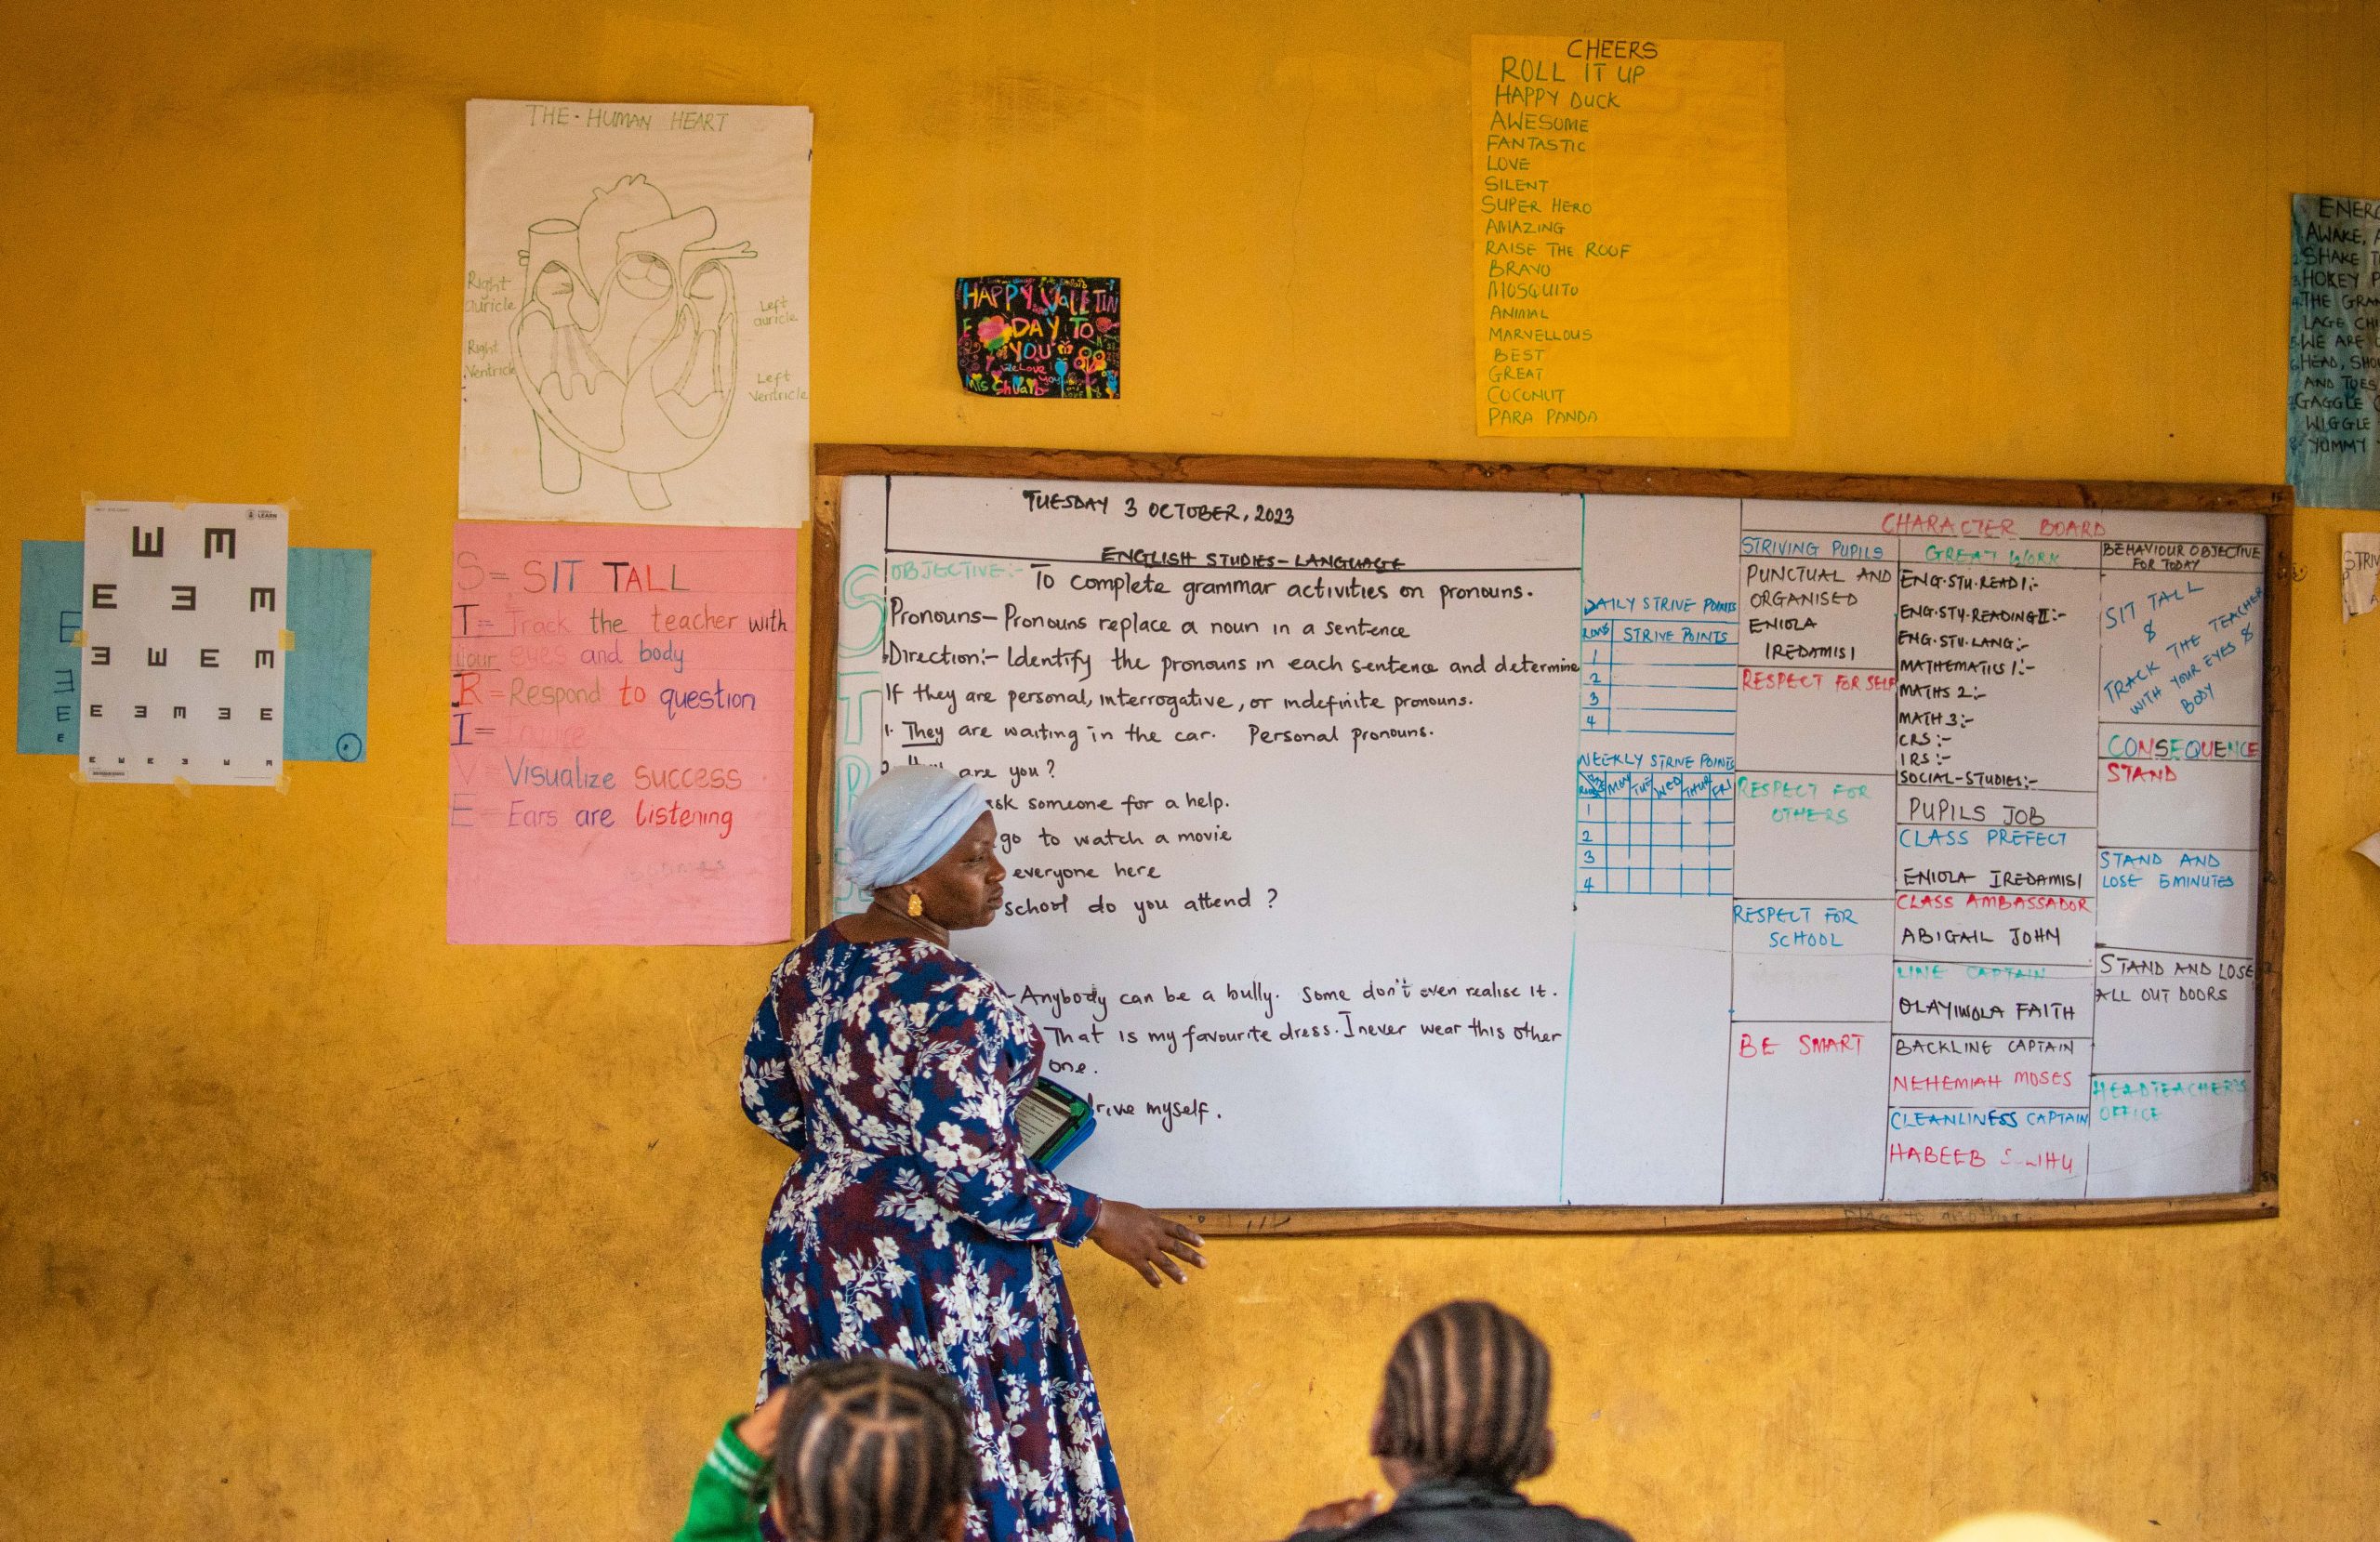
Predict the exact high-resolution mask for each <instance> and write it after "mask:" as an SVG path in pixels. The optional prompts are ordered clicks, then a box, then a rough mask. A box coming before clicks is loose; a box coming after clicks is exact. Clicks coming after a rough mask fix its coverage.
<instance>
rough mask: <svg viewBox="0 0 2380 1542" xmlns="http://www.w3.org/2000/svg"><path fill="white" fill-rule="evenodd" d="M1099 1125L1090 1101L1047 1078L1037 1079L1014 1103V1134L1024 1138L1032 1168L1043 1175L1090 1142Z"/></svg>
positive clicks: (1040, 1077) (1052, 1170) (1053, 1169)
mask: <svg viewBox="0 0 2380 1542" xmlns="http://www.w3.org/2000/svg"><path fill="white" fill-rule="evenodd" d="M1098 1123H1099V1115H1098V1114H1096V1113H1094V1112H1092V1109H1091V1100H1090V1099H1088V1098H1085V1097H1084V1096H1083V1095H1082V1094H1081V1093H1079V1092H1070V1091H1068V1090H1067V1089H1066V1088H1064V1087H1060V1086H1059V1085H1058V1084H1057V1083H1055V1082H1053V1081H1051V1079H1050V1078H1049V1077H1047V1076H1039V1077H1036V1078H1035V1079H1034V1083H1033V1085H1032V1087H1029V1088H1027V1089H1026V1091H1025V1096H1024V1097H1023V1098H1021V1099H1019V1100H1017V1105H1016V1129H1017V1133H1018V1134H1019V1135H1021V1136H1023V1137H1024V1138H1025V1151H1026V1152H1027V1153H1029V1154H1030V1155H1031V1156H1032V1158H1033V1162H1034V1165H1035V1166H1038V1167H1039V1168H1040V1169H1041V1170H1042V1171H1044V1172H1054V1171H1055V1170H1056V1169H1057V1166H1058V1164H1059V1163H1061V1162H1064V1160H1065V1159H1066V1158H1067V1157H1068V1156H1069V1155H1070V1154H1072V1153H1073V1152H1074V1149H1075V1148H1076V1147H1077V1146H1079V1145H1081V1144H1082V1143H1083V1141H1085V1140H1088V1139H1090V1137H1091V1129H1092V1127H1094V1126H1096V1125H1097V1124H1098Z"/></svg>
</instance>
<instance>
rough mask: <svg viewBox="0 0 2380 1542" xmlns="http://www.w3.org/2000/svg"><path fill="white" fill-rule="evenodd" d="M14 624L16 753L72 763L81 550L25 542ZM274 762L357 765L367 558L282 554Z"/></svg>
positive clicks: (324, 552)
mask: <svg viewBox="0 0 2380 1542" xmlns="http://www.w3.org/2000/svg"><path fill="white" fill-rule="evenodd" d="M23 551H24V573H23V585H22V591H23V592H22V604H21V606H20V610H19V612H18V616H17V753H18V754H20V755H72V754H73V753H74V751H75V747H76V745H77V743H78V742H79V740H80V738H81V732H80V730H79V728H78V726H77V723H76V721H75V719H76V718H77V716H78V713H77V711H76V708H77V706H78V705H80V703H81V700H82V681H83V661H82V658H81V657H80V655H79V654H78V653H77V652H76V650H75V647H74V634H75V633H76V632H77V631H79V630H80V629H81V628H82V626H83V543H82V542H80V541H27V542H25V543H24V546H23ZM289 631H290V634H291V635H292V636H294V637H295V638H296V639H298V646H297V648H296V649H295V650H294V651H293V652H291V653H290V655H289V675H288V679H286V680H285V681H284V683H283V687H282V689H283V691H284V702H285V704H286V705H285V706H284V715H285V716H286V718H287V719H288V727H287V729H286V730H285V731H284V740H283V757H282V758H284V759H288V760H361V759H363V758H364V705H365V701H366V694H367V691H366V687H367V681H366V678H365V677H366V666H367V665H368V663H369V660H370V656H371V647H372V554H371V553H370V552H368V551H350V550H345V549H339V548H332V547H290V548H289Z"/></svg>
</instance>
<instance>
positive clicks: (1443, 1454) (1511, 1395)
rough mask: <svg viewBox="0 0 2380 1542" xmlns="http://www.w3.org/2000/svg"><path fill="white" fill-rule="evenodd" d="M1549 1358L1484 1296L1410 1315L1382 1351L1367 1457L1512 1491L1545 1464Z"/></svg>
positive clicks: (1525, 1328) (1525, 1330) (1551, 1376)
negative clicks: (1384, 1360) (1382, 1376)
mask: <svg viewBox="0 0 2380 1542" xmlns="http://www.w3.org/2000/svg"><path fill="white" fill-rule="evenodd" d="M1553 1380H1554V1364H1553V1360H1552V1357H1551V1356H1549V1355H1548V1354H1547V1353H1546V1351H1545V1343H1544V1340H1542V1339H1540V1338H1538V1336H1537V1335H1536V1334H1534V1333H1531V1332H1530V1331H1529V1327H1528V1325H1527V1324H1526V1323H1524V1322H1522V1321H1521V1320H1520V1319H1519V1318H1517V1317H1515V1316H1514V1315H1513V1314H1512V1313H1511V1312H1509V1311H1504V1310H1502V1309H1501V1308H1500V1307H1497V1306H1494V1305H1492V1304H1490V1303H1488V1302H1487V1301H1449V1302H1448V1303H1447V1304H1446V1305H1445V1306H1442V1307H1440V1308H1438V1309H1437V1310H1436V1311H1432V1312H1429V1313H1427V1314H1425V1315H1424V1316H1422V1317H1421V1318H1419V1319H1417V1320H1416V1321H1415V1322H1414V1324H1413V1325H1412V1326H1411V1327H1408V1328H1407V1329H1406V1330H1405V1334H1404V1337H1402V1338H1399V1339H1397V1341H1396V1348H1395V1351H1392V1352H1391V1353H1390V1355H1389V1357H1388V1376H1387V1379H1386V1382H1385V1384H1384V1385H1383V1386H1382V1389H1381V1400H1380V1415H1379V1417H1377V1418H1376V1419H1374V1420H1373V1423H1372V1455H1373V1456H1395V1457H1399V1458H1401V1459H1403V1460H1405V1461H1408V1462H1410V1463H1412V1464H1413V1466H1414V1469H1415V1470H1416V1471H1418V1472H1420V1473H1421V1474H1422V1475H1424V1476H1427V1477H1432V1478H1466V1479H1472V1480H1474V1481H1476V1482H1480V1483H1493V1484H1495V1485H1497V1486H1499V1487H1501V1488H1510V1487H1512V1486H1513V1485H1514V1484H1515V1483H1520V1482H1521V1481H1522V1480H1523V1479H1526V1478H1533V1477H1535V1476H1536V1475H1537V1474H1538V1472H1539V1471H1540V1470H1542V1468H1543V1465H1544V1462H1545V1459H1546V1456H1547V1452H1548V1447H1547V1445H1546V1439H1545V1408H1546V1399H1547V1394H1548V1392H1549V1391H1550V1390H1552V1385H1553Z"/></svg>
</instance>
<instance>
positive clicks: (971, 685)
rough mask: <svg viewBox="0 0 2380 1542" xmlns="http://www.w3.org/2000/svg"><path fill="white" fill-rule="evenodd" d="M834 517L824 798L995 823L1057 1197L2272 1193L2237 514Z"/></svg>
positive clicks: (1125, 498) (1484, 496) (1395, 508)
mask: <svg viewBox="0 0 2380 1542" xmlns="http://www.w3.org/2000/svg"><path fill="white" fill-rule="evenodd" d="M841 541H842V552H841V559H840V562H841V588H840V595H841V602H842V603H841V626H842V631H841V638H840V644H841V645H840V655H841V660H842V669H841V679H840V692H839V694H840V709H839V714H838V728H837V734H836V745H837V747H836V751H835V758H834V764H833V767H832V774H833V777H834V781H835V788H836V791H835V799H836V805H837V808H838V810H839V811H840V810H843V809H847V808H848V806H849V800H850V798H851V797H853V796H854V795H855V794H856V793H857V792H858V791H859V790H860V789H861V788H863V787H864V786H865V785H866V783H867V782H868V781H869V780H871V779H872V778H873V776H874V775H876V774H877V773H878V771H879V770H880V769H881V768H882V767H883V766H885V765H888V764H898V763H903V762H907V761H912V760H916V761H927V762H937V763H943V764H947V765H950V766H953V767H954V768H957V769H959V770H963V771H968V772H970V773H971V774H973V775H976V776H978V777H979V778H981V779H983V780H984V781H985V783H986V784H987V785H989V786H990V787H991V788H992V789H993V790H994V793H995V801H994V810H995V814H996V817H997V819H998V822H999V824H1000V828H1001V838H1002V845H1003V850H1004V852H1005V855H1004V860H1005V861H1006V862H1007V863H1009V865H1010V868H1011V877H1010V879H1009V885H1008V896H1009V897H1008V903H1007V910H1006V914H1005V916H1003V918H1002V919H1001V921H1000V922H999V924H998V925H997V926H996V927H994V928H993V929H990V930H989V931H987V932H985V933H983V934H980V935H981V937H982V939H983V941H982V942H980V944H976V945H972V946H971V949H970V951H971V954H972V956H977V957H979V958H980V959H981V960H982V961H983V962H984V963H985V967H986V968H987V969H989V970H990V971H991V972H992V973H993V974H994V975H995V976H996V977H998V978H999V979H1001V980H1002V981H1003V982H1006V983H1008V984H1009V985H1010V986H1011V988H1012V989H1013V990H1015V991H1016V992H1018V994H1019V995H1020V996H1021V998H1022V999H1023V1000H1024V1002H1025V1005H1026V1007H1027V1008H1028V1009H1031V1010H1034V1011H1035V1012H1036V1013H1037V1015H1038V1016H1039V1017H1040V1018H1041V1020H1042V1021H1043V1022H1044V1023H1045V1025H1046V1026H1047V1027H1048V1029H1049V1030H1050V1035H1051V1065H1052V1071H1053V1074H1058V1075H1060V1076H1062V1077H1063V1078H1064V1079H1065V1080H1066V1081H1068V1083H1069V1084H1070V1085H1075V1086H1078V1087H1080V1088H1081V1089H1082V1090H1083V1091H1084V1092H1085V1093H1086V1094H1087V1095H1089V1096H1091V1098H1093V1099H1094V1100H1095V1101H1096V1102H1097V1103H1098V1106H1099V1109H1100V1114H1101V1119H1102V1125H1101V1129H1102V1139H1101V1140H1098V1141H1095V1142H1093V1143H1092V1145H1091V1146H1090V1147H1087V1148H1086V1149H1085V1151H1084V1152H1083V1153H1082V1155H1081V1156H1080V1157H1079V1158H1078V1161H1079V1162H1080V1164H1081V1165H1082V1166H1083V1167H1084V1169H1085V1175H1086V1176H1085V1179H1084V1180H1085V1181H1089V1182H1093V1183H1103V1182H1107V1183H1130V1184H1131V1185H1134V1186H1135V1187H1136V1190H1137V1192H1141V1193H1149V1194H1151V1195H1152V1196H1153V1197H1154V1198H1155V1199H1157V1201H1159V1202H1162V1203H1166V1204H1169V1205H1204V1206H1288V1207H1323V1206H1554V1205H1593V1204H1603V1205H1648V1206H1666V1205H1712V1204H1720V1205H1739V1204H1741V1205H1759V1204H1795V1203H1863V1202H1865V1203H1874V1202H1884V1201H1904V1200H1906V1201H1930V1200H1950V1199H1995V1200H2035V1199H2037V1200H2057V1199H2081V1198H2100V1197H2119V1196H2130V1197H2137V1196H2150V1195H2167V1194H2195V1193H2235V1192H2240V1191H2243V1190H2245V1189H2246V1188H2247V1187H2248V1185H2249V1181H2250V1176H2251V1173H2250V1167H2251V1161H2252V1156H2253V1145H2254V1090H2255V1089H2254V1071H2253V1066H2254V1035H2255V1007H2256V999H2257V993H2256V982H2257V980H2256V977H2257V958H2256V947H2257V942H2256V925H2257V906H2256V896H2257V893H2258V888H2259V884H2258V874H2259V867H2258V860H2257V859H2258V850H2257V849H2258V842H2259V832H2260V828H2261V824H2260V820H2261V788H2262V775H2263V770H2264V768H2263V764H2262V762H2263V758H2264V745H2263V743H2262V738H2263V732H2264V730H2263V727H2262V724H2263V721H2264V702H2263V666H2264V643H2263V630H2264V603H2265V588H2264V586H2265V577H2264V574H2265V559H2266V554H2265V534H2264V526H2263V521H2262V519H2261V517H2260V516H2256V515H2246V514H2217V513H2167V512H2159V513H2145V512H2124V511H2106V510H2091V511H2079V512H2078V511H2069V510H2062V509H2020V508H1990V507H1961V506H1947V505H1946V506H1912V505H1899V504H1881V503H1857V502H1834V501H1813V502H1793V501H1780V500H1764V499H1734V498H1724V499H1723V498H1693V497H1653V496H1635V495H1610V494H1588V495H1577V494H1501V493H1493V494H1490V493H1450V492H1429V491H1412V490H1396V491H1363V490H1355V489H1343V488H1325V489H1313V488H1275V489H1267V488H1251V487H1229V486H1192V485H1169V484H1153V483H1112V484H1111V483H1093V482H1070V483H1054V482H1053V483H1045V484H1037V483H1030V482H1021V481H998V480H993V479H988V478H982V479H978V478H928V477H918V478H889V479H888V478H882V477H872V478H851V479H849V480H847V481H846V482H845V483H844V489H843V528H842V535H841ZM839 898H840V902H841V903H843V904H844V905H846V906H855V905H856V904H857V903H860V899H859V897H858V896H856V895H853V894H850V893H843V894H841V895H840V896H839ZM971 942H972V940H971ZM1417 1132H1428V1133H1427V1138H1426V1139H1424V1138H1421V1136H1420V1135H1419V1134H1417Z"/></svg>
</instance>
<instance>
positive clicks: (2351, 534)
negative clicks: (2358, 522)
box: [2339, 530, 2380, 621]
mask: <svg viewBox="0 0 2380 1542" xmlns="http://www.w3.org/2000/svg"><path fill="white" fill-rule="evenodd" d="M2375 590H2380V532H2373V531H2368V530H2350V531H2347V533H2346V534H2342V535H2341V536H2340V537H2339V608H2340V609H2341V610H2342V611H2344V612H2345V613H2346V615H2345V619H2346V620H2348V621H2353V620H2354V619H2355V618H2356V617H2357V616H2360V615H2369V614H2370V613H2372V612H2373V610H2374V609H2375V608H2380V594H2375V592H2374V591H2375Z"/></svg>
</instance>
